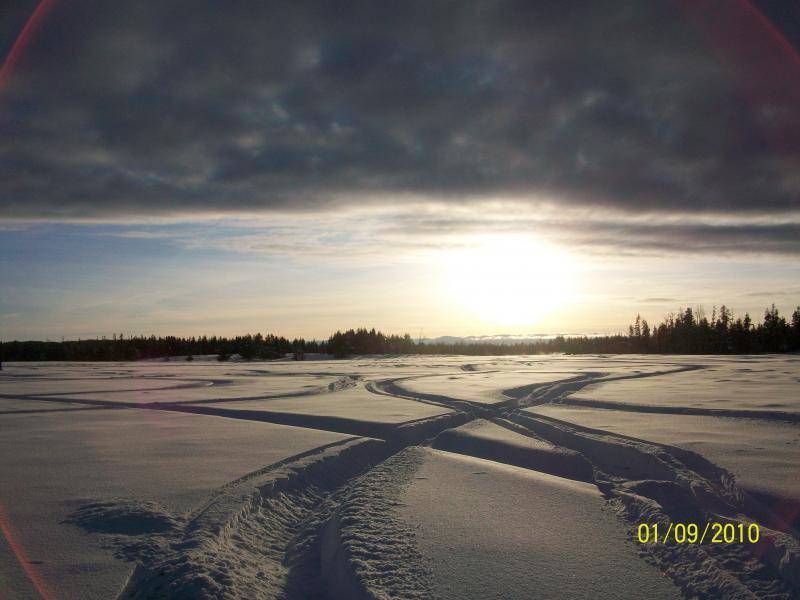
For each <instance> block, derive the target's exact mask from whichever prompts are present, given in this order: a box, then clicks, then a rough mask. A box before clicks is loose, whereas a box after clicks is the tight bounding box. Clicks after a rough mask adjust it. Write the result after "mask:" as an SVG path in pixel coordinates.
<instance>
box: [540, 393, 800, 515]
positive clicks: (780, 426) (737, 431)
mask: <svg viewBox="0 0 800 600" xmlns="http://www.w3.org/2000/svg"><path fill="white" fill-rule="evenodd" d="M527 411H528V412H531V413H535V414H541V415H545V416H548V417H553V418H555V419H560V420H563V421H568V422H570V423H575V424H577V425H581V426H583V427H590V428H592V429H602V430H605V431H610V432H614V433H619V434H622V435H626V436H631V437H636V438H640V439H644V440H651V441H654V442H659V443H662V444H669V445H671V446H678V447H679V448H685V449H687V450H692V451H694V452H697V453H698V454H701V455H702V456H704V457H705V458H707V459H709V460H710V461H711V462H713V463H715V464H717V465H719V466H721V467H723V468H725V469H727V470H728V471H730V472H731V473H733V475H735V477H736V480H737V481H738V482H739V483H740V484H741V485H742V486H744V487H745V488H747V489H750V490H755V491H759V492H766V493H769V494H773V495H775V496H778V497H784V498H792V499H794V500H795V501H797V502H798V503H800V424H792V423H782V422H775V421H765V420H755V419H737V418H726V417H706V416H698V415H668V414H647V413H636V412H621V411H615V410H606V409H595V408H588V407H587V408H584V407H571V406H556V405H545V406H536V407H533V408H529V409H527Z"/></svg>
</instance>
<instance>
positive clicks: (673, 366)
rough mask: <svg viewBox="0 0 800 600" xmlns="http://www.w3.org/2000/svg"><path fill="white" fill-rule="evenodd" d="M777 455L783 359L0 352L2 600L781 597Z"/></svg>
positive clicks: (785, 424) (789, 373) (797, 506)
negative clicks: (713, 529)
mask: <svg viewBox="0 0 800 600" xmlns="http://www.w3.org/2000/svg"><path fill="white" fill-rule="evenodd" d="M798 469H800V358H798V357H794V356H791V357H777V356H775V357H773V356H765V357H697V356H672V357H655V356H516V357H502V358H498V357H460V356H443V357H405V356H401V357H386V358H371V357H361V358H356V359H352V360H313V361H302V362H300V361H299V362H294V361H275V362H250V363H248V362H235V363H218V362H215V361H213V360H196V361H194V362H186V361H170V362H140V363H49V364H48V363H16V364H15V363H12V364H8V363H6V364H4V365H3V371H2V372H0V597H1V598H4V599H5V598H10V599H14V600H16V599H29V598H81V599H83V598H86V599H95V598H96V599H100V598H103V599H105V598H114V597H120V598H122V597H125V598H165V597H166V598H168V597H186V598H254V597H265V598H270V597H276V598H325V597H333V598H430V597H439V598H531V597H548V598H559V597H563V598H573V597H590V596H591V597H599V598H612V597H613V598H630V597H653V598H675V597H695V596H699V597H730V598H739V597H769V598H800V544H798V539H799V538H798V526H800V487H798V484H797V482H798V481H800V471H799V470H798ZM680 520H683V521H687V520H695V521H698V522H701V523H704V522H706V521H711V520H714V521H723V522H732V523H744V524H749V523H750V522H751V521H757V522H758V523H760V524H761V532H762V542H761V543H760V544H757V545H748V544H717V545H711V544H708V543H705V544H694V545H692V544H683V545H677V544H675V543H668V544H659V545H652V544H651V545H648V546H642V545H641V544H639V543H638V542H636V541H635V540H634V539H633V533H634V532H635V529H636V526H637V525H638V524H639V523H642V522H647V523H668V522H670V521H680Z"/></svg>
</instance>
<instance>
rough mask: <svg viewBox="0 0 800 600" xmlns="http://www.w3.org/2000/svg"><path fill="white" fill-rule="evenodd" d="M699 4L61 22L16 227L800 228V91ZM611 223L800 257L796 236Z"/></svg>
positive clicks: (7, 131) (135, 6)
mask: <svg viewBox="0 0 800 600" xmlns="http://www.w3.org/2000/svg"><path fill="white" fill-rule="evenodd" d="M773 4H774V3H773ZM678 6H681V4H680V3H671V2H655V1H654V2H629V3H623V2H602V3H600V2H572V3H569V5H568V6H567V5H563V4H559V3H551V2H531V1H528V0H526V1H521V2H503V1H498V2H485V3H463V2H414V1H409V2H401V3H386V2H352V3H326V2H316V1H315V2H302V1H291V2H288V1H287V2H260V3H256V2H242V1H239V0H232V1H230V2H225V3H219V2H202V1H196V2H170V1H163V0H162V1H159V2H150V1H148V2H129V3H116V2H115V3H108V2H99V1H87V0H81V1H76V2H61V3H58V2H56V4H55V5H54V6H53V8H52V10H51V12H50V14H49V15H48V20H47V22H46V23H44V25H43V26H42V27H41V29H40V31H39V32H38V36H37V38H36V39H35V40H34V41H33V43H32V44H31V45H30V48H29V50H28V53H27V55H26V56H25V57H23V59H21V60H20V61H19V64H18V65H17V68H16V71H15V72H14V73H13V74H12V76H11V77H9V78H7V80H6V81H5V82H2V83H0V85H2V86H3V88H2V89H0V105H1V106H2V110H1V111H0V181H2V182H3V183H2V186H0V216H5V217H12V218H13V217H17V218H34V217H41V218H47V219H67V218H84V217H99V218H107V217H117V216H120V215H122V216H124V215H136V216H153V215H163V214H165V213H170V212H188V213H208V212H221V213H236V212H239V211H245V210H265V209H282V210H283V209H292V210H307V209H318V208H322V207H331V206H335V205H337V204H342V205H363V204H364V203H367V202H373V203H381V202H384V203H385V202H398V201H400V200H398V199H402V198H404V197H414V198H420V197H423V198H424V197H430V198H435V199H436V200H437V201H439V202H450V203H454V204H462V203H469V202H478V201H481V200H483V199H486V198H498V197H508V198H517V199H520V200H521V201H525V202H530V203H536V202H540V201H546V202H547V203H548V204H549V205H551V206H552V205H555V206H556V207H563V208H564V209H565V210H566V209H575V208H578V207H589V208H597V209H614V210H616V211H622V212H626V213H628V214H641V213H650V212H652V213H662V214H663V213H678V214H698V213H704V212H705V213H721V214H725V215H730V214H735V215H745V214H756V213H769V214H772V215H782V214H786V215H792V214H793V215H794V217H791V218H794V219H796V215H797V212H796V211H797V210H798V198H799V194H800V177H798V175H797V168H796V167H797V165H798V164H800V134H798V132H799V131H800V129H798V122H799V121H800V117H799V116H798V114H797V113H798V111H797V108H796V107H797V104H796V101H797V98H795V94H796V92H797V86H795V87H791V85H790V84H787V85H788V87H785V88H781V89H778V90H777V91H775V90H772V91H770V93H768V94H767V93H764V94H753V93H750V91H749V88H748V86H747V85H743V84H742V79H741V78H742V76H743V75H742V72H740V71H739V70H737V64H732V63H730V62H726V56H725V55H724V47H721V46H720V44H719V43H717V41H715V40H717V38H716V37H714V36H713V32H710V33H709V32H708V31H706V30H705V29H704V28H703V24H702V23H699V22H698V20H697V18H695V17H696V15H692V14H687V11H686V10H681V9H679V8H678ZM688 12H690V11H688ZM773 12H774V11H773ZM15 15H16V13H15ZM14 18H15V19H17V21H18V17H17V16H15V17H14ZM17 21H15V22H17ZM9 22H10V21H9ZM9 27H10V26H9V25H6V29H8V28H9ZM790 29H791V28H789V30H790ZM723 46H724V45H723ZM731 60H735V57H733V58H731ZM798 64H800V63H798ZM776 132H779V133H780V136H779V139H778V138H776V135H777V134H776ZM787 218H788V217H787ZM592 226H593V227H594V229H592V231H591V232H583V233H581V232H578V233H580V235H579V236H578V237H580V238H581V239H582V241H583V243H585V244H587V245H592V244H594V243H596V244H600V245H602V244H604V243H606V242H613V243H614V245H619V244H620V243H622V244H623V245H626V246H629V247H630V248H631V249H632V250H637V249H647V248H649V247H653V248H656V247H657V248H659V249H665V248H666V249H672V248H674V249H681V248H682V247H685V245H686V244H691V245H693V246H694V247H706V248H708V249H711V250H715V251H731V252H733V251H741V250H742V249H747V250H752V249H758V250H760V251H764V252H779V253H797V252H798V251H799V250H798V242H797V240H798V239H800V237H798V233H800V232H798V225H797V223H796V222H790V223H788V224H782V225H771V226H760V225H759V226H745V225H741V226H735V227H730V226H728V227H724V226H720V227H713V226H707V225H693V224H691V223H688V222H687V223H686V224H678V225H668V226H663V225H656V224H654V225H651V226H645V227H637V228H633V227H629V226H627V225H619V224H606V225H601V226H598V225H596V224H593V225H592ZM571 227H572V229H573V230H574V229H575V228H576V225H575V224H572V225H571Z"/></svg>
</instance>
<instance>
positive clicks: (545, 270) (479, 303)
mask: <svg viewBox="0 0 800 600" xmlns="http://www.w3.org/2000/svg"><path fill="white" fill-rule="evenodd" d="M442 267H443V272H444V277H443V280H444V281H443V283H444V285H445V287H446V290H447V294H448V296H449V298H450V301H452V302H454V303H455V304H457V305H459V306H460V307H461V308H462V309H463V310H465V311H466V312H467V313H468V314H469V316H470V317H471V318H474V319H478V320H480V321H481V322H482V323H483V324H485V325H491V326H497V327H520V326H526V325H537V324H538V325H541V323H542V320H543V319H544V318H545V317H546V316H547V315H548V314H550V313H552V312H553V311H554V310H555V309H557V308H562V307H564V306H566V305H567V304H569V303H570V302H572V301H573V297H574V294H575V289H574V288H575V265H574V263H573V261H572V260H571V258H570V257H569V255H568V254H566V253H565V252H564V251H562V250H559V249H557V248H555V247H553V246H550V245H548V244H544V243H542V242H539V241H537V240H533V239H530V238H527V237H523V236H483V237H481V238H478V239H473V240H471V242H470V243H469V244H468V245H466V246H464V247H460V248H458V249H454V250H449V251H446V252H444V254H443V256H442Z"/></svg>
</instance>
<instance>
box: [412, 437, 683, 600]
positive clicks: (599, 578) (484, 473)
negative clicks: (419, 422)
mask: <svg viewBox="0 0 800 600" xmlns="http://www.w3.org/2000/svg"><path fill="white" fill-rule="evenodd" d="M420 452H423V453H424V454H423V457H422V461H421V465H420V466H419V468H418V469H417V470H416V472H415V473H414V475H413V479H412V481H411V483H410V484H409V485H408V486H407V487H405V488H404V489H402V490H401V493H399V495H398V497H397V504H398V506H397V512H398V514H399V516H400V518H401V519H402V520H403V521H404V522H406V523H407V524H409V525H410V527H411V529H412V530H413V531H414V533H415V536H416V540H417V545H418V548H419V552H420V554H421V560H422V562H423V564H424V565H425V566H426V568H427V569H428V570H429V571H430V578H431V582H432V588H433V591H434V593H435V594H437V595H438V596H439V597H443V598H463V599H471V598H474V599H476V600H478V599H484V598H509V599H511V598H518V599H520V600H522V599H528V598H534V597H538V598H585V597H592V598H615V599H616V598H623V597H625V598H634V597H639V598H679V597H680V594H679V593H678V590H677V588H675V587H674V586H673V584H672V583H671V582H670V581H669V580H668V579H666V578H664V577H663V576H661V575H660V574H659V572H658V570H657V569H655V568H653V567H650V566H649V565H646V564H644V563H642V561H641V559H640V558H639V557H638V556H637V552H636V548H635V546H634V545H633V544H631V543H630V541H629V532H628V531H626V528H625V527H624V526H623V525H622V523H620V522H619V520H618V519H617V518H616V516H615V515H614V514H612V513H611V511H609V510H607V509H606V508H605V505H604V501H603V498H602V496H601V495H600V493H599V492H598V491H597V488H596V487H595V486H593V485H589V484H584V483H578V482H575V481H569V480H566V479H562V478H560V477H554V476H551V475H545V474H541V473H536V472H533V471H529V470H526V469H520V468H517V467H511V466H507V465H499V464H497V463H495V462H492V461H487V460H482V459H478V458H472V457H466V456H460V455H453V454H448V453H442V452H437V451H435V450H424V451H422V450H420ZM568 565H569V566H568Z"/></svg>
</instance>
